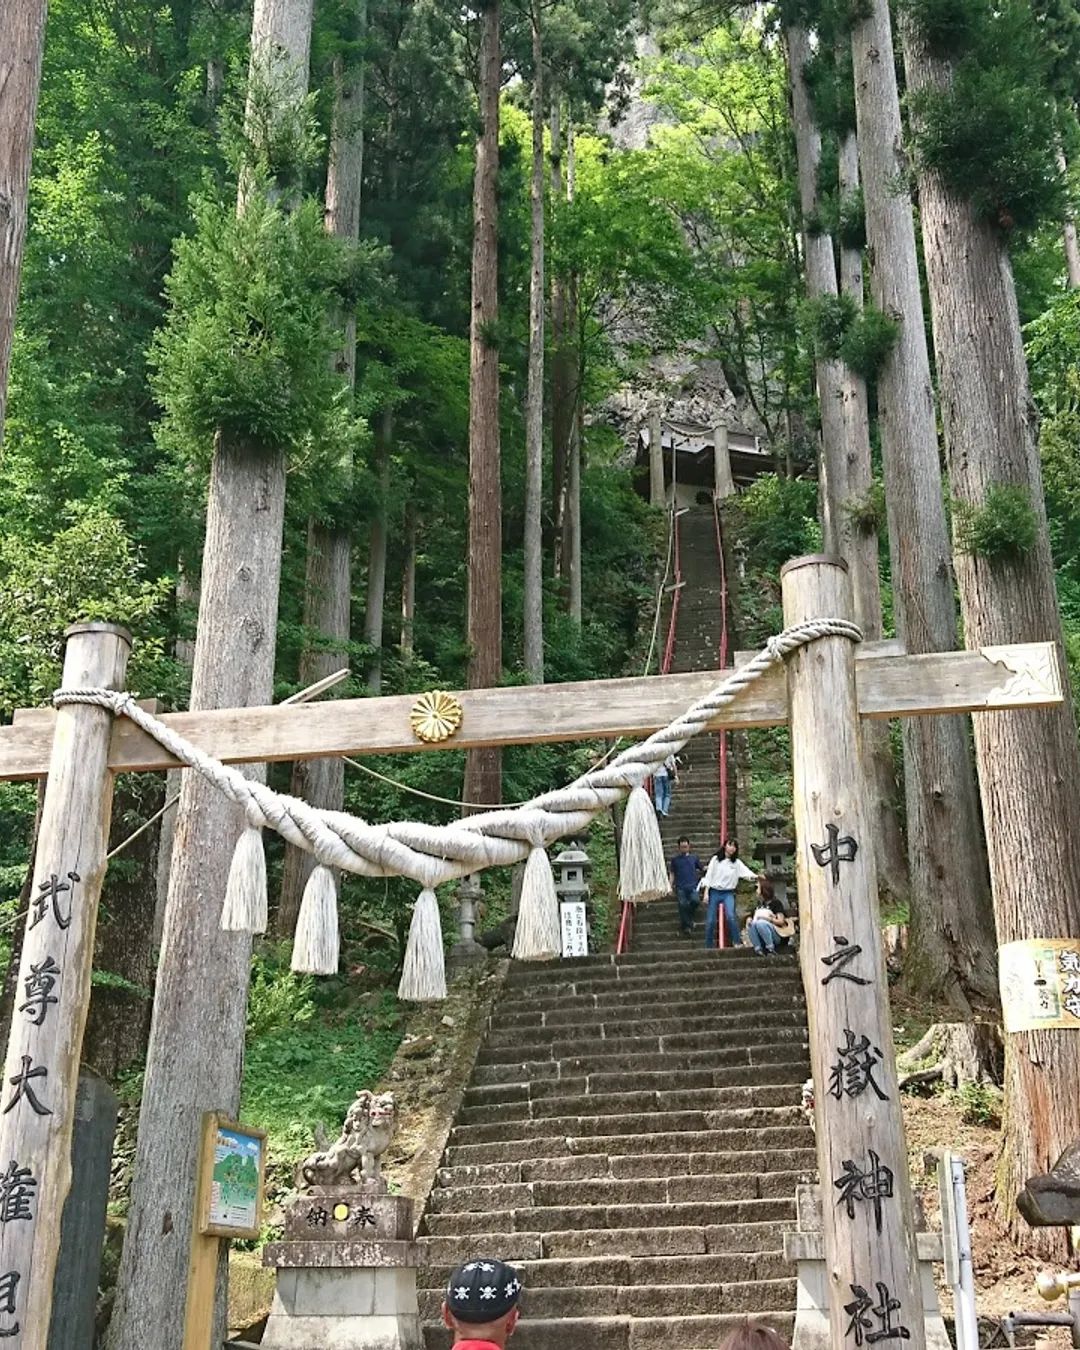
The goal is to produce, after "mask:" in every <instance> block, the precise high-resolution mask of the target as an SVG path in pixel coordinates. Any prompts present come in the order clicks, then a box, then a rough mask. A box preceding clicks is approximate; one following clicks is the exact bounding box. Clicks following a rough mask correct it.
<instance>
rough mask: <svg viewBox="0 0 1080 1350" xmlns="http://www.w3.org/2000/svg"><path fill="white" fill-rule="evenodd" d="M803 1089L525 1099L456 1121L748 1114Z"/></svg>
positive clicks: (474, 1109) (478, 1109)
mask: <svg viewBox="0 0 1080 1350" xmlns="http://www.w3.org/2000/svg"><path fill="white" fill-rule="evenodd" d="M800 1086H801V1085H797V1084H795V1083H786V1084H785V1083H780V1084H761V1085H754V1086H748V1087H722V1088H699V1089H697V1090H696V1091H695V1090H690V1091H679V1090H676V1091H671V1092H652V1091H643V1092H609V1093H602V1092H594V1093H591V1094H590V1093H585V1094H582V1095H580V1096H568V1097H540V1098H537V1099H536V1100H535V1101H533V1100H530V1099H528V1098H526V1099H525V1100H523V1101H516V1102H506V1101H503V1102H496V1103H491V1104H489V1105H482V1106H469V1105H466V1106H463V1107H461V1109H460V1110H459V1111H458V1113H457V1115H456V1117H455V1120H456V1121H457V1122H458V1124H460V1125H488V1124H496V1125H497V1124H499V1123H503V1124H505V1122H507V1121H511V1120H541V1119H546V1118H550V1117H558V1116H584V1115H590V1114H591V1115H605V1116H611V1115H625V1114H627V1113H629V1112H635V1113H637V1112H640V1113H642V1114H644V1115H651V1114H653V1113H656V1112H660V1113H665V1112H668V1111H706V1110H710V1109H711V1110H749V1109H753V1108H755V1107H773V1106H791V1105H797V1104H798V1101H799V1090H800Z"/></svg>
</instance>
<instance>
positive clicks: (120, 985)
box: [90, 970, 154, 999]
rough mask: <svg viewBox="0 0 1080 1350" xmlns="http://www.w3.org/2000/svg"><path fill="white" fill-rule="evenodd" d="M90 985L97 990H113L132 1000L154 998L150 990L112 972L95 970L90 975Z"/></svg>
mask: <svg viewBox="0 0 1080 1350" xmlns="http://www.w3.org/2000/svg"><path fill="white" fill-rule="evenodd" d="M90 983H91V984H92V985H94V986H95V987H97V988H99V989H114V990H116V991H117V992H118V993H124V994H131V995H132V997H133V998H139V999H151V998H153V997H154V995H153V993H152V991H151V990H149V989H147V988H145V987H144V986H143V985H141V984H136V983H135V981H134V980H128V979H126V978H125V977H124V976H123V975H117V974H116V972H115V971H113V970H95V971H93V972H92V973H91V975H90Z"/></svg>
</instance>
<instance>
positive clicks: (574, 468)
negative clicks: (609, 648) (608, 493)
mask: <svg viewBox="0 0 1080 1350" xmlns="http://www.w3.org/2000/svg"><path fill="white" fill-rule="evenodd" d="M571 289H572V292H573V301H572V307H573V308H574V309H576V307H577V282H576V280H575V281H572V282H571ZM579 388H580V383H579ZM584 435H585V405H584V404H583V403H582V401H581V398H580V395H579V397H578V400H577V406H576V407H575V409H574V425H573V427H572V434H571V436H570V462H569V464H568V465H567V470H568V472H567V476H566V520H567V539H568V542H569V548H568V551H567V568H566V590H567V601H566V604H567V612H568V613H569V615H570V618H571V620H572V621H573V622H574V623H576V624H577V626H578V627H579V628H580V627H581V456H582V450H583V445H584Z"/></svg>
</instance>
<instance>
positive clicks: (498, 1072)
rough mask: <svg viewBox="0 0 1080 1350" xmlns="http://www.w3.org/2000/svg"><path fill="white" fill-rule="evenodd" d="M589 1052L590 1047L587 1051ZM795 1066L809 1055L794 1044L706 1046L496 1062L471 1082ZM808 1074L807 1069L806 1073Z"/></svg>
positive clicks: (478, 1084) (479, 1068)
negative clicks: (773, 1065)
mask: <svg viewBox="0 0 1080 1350" xmlns="http://www.w3.org/2000/svg"><path fill="white" fill-rule="evenodd" d="M590 1048H593V1047H590ZM793 1062H798V1063H801V1064H805V1065H807V1066H809V1063H810V1060H809V1053H808V1051H807V1048H806V1046H805V1044H802V1043H798V1042H796V1041H784V1042H782V1043H781V1044H779V1045H770V1044H765V1045H755V1046H746V1045H743V1046H716V1045H713V1046H710V1047H709V1048H707V1049H704V1050H682V1051H679V1052H678V1053H674V1052H671V1051H669V1052H666V1053H659V1052H658V1053H656V1054H649V1055H646V1054H643V1053H640V1052H639V1053H636V1054H635V1053H633V1052H631V1053H629V1054H613V1053H601V1054H597V1055H581V1056H575V1057H574V1058H569V1059H564V1060H562V1061H559V1060H555V1059H537V1060H524V1061H519V1062H516V1063H515V1062H513V1061H512V1060H510V1059H506V1060H498V1061H496V1062H495V1063H492V1064H485V1063H478V1064H477V1066H476V1068H475V1069H474V1070H473V1076H472V1082H473V1084H474V1085H475V1086H476V1087H483V1086H485V1085H486V1084H489V1083H521V1082H537V1081H539V1080H542V1079H558V1078H559V1077H560V1076H562V1075H565V1076H566V1077H578V1076H580V1075H581V1074H587V1075H588V1074H593V1073H606V1074H627V1073H636V1074H642V1073H650V1072H653V1071H658V1072H661V1073H669V1072H673V1071H676V1070H680V1069H691V1070H695V1069H697V1070H700V1069H722V1068H728V1067H731V1066H734V1065H757V1066H762V1065H767V1064H777V1063H785V1064H791V1063H793ZM807 1071H808V1072H809V1069H808V1070H807Z"/></svg>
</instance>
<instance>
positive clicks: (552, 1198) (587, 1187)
mask: <svg viewBox="0 0 1080 1350" xmlns="http://www.w3.org/2000/svg"><path fill="white" fill-rule="evenodd" d="M755 1156H757V1155H755ZM802 1175H803V1174H801V1173H799V1172H797V1171H796V1172H793V1171H773V1172H770V1171H764V1172H762V1171H753V1172H750V1171H739V1172H717V1173H713V1174H712V1175H698V1176H674V1177H655V1178H648V1179H645V1178H635V1179H628V1180H624V1181H614V1180H606V1179H604V1180H594V1181H532V1182H515V1183H511V1184H509V1185H505V1184H504V1185H494V1186H454V1187H449V1188H444V1187H441V1186H437V1187H436V1188H435V1189H434V1190H433V1191H432V1192H431V1194H430V1196H429V1197H428V1208H427V1210H426V1214H466V1213H467V1214H484V1215H487V1214H495V1213H499V1212H501V1211H503V1210H506V1209H513V1210H514V1211H515V1212H517V1211H520V1210H524V1209H529V1208H532V1209H536V1210H542V1209H552V1208H560V1207H566V1206H571V1205H600V1206H605V1207H606V1206H611V1205H624V1206H627V1207H631V1206H635V1205H683V1204H705V1203H717V1202H721V1201H724V1202H726V1201H729V1200H777V1199H790V1197H791V1196H792V1195H793V1194H794V1191H795V1187H796V1186H797V1185H798V1184H799V1181H800V1179H801V1177H802ZM515 1226H517V1225H515ZM433 1231H434V1230H433Z"/></svg>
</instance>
